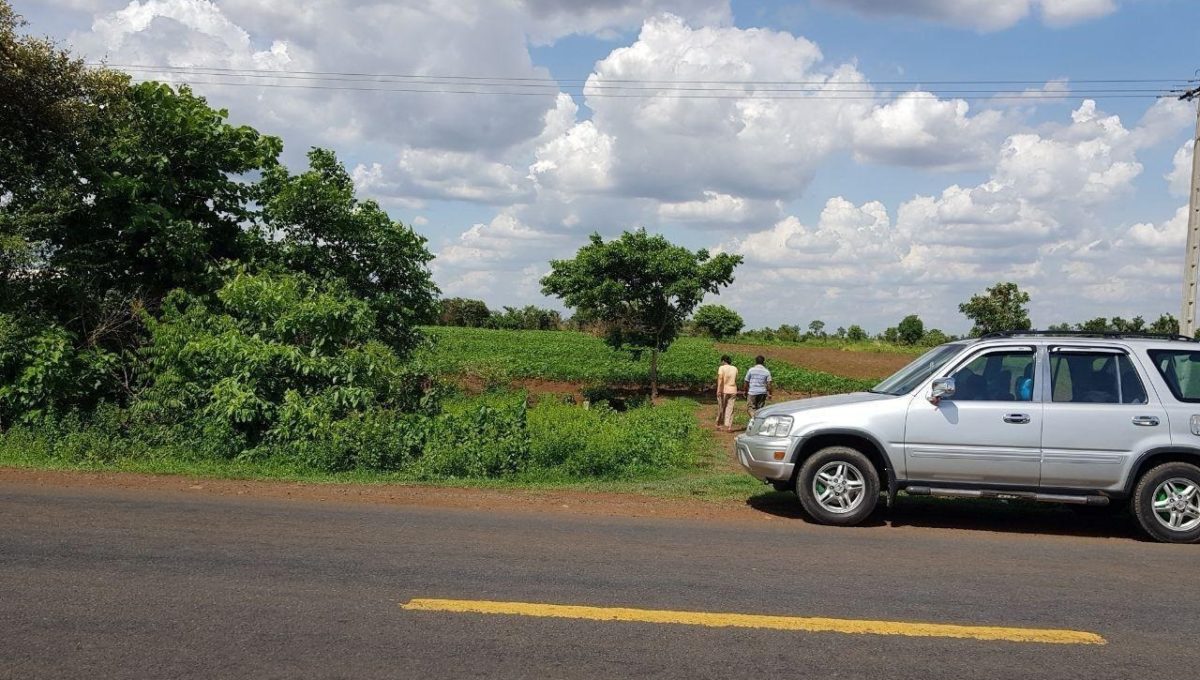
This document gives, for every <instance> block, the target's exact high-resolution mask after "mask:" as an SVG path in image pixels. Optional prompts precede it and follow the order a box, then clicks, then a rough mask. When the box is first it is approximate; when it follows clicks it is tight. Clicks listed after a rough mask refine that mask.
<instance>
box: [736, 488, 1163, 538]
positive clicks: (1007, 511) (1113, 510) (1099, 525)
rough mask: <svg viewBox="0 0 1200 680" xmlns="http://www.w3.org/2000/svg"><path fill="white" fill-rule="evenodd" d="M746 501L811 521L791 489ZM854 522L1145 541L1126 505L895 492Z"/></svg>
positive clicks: (761, 509)
mask: <svg viewBox="0 0 1200 680" xmlns="http://www.w3.org/2000/svg"><path fill="white" fill-rule="evenodd" d="M746 505H748V506H750V507H751V508H754V509H755V510H757V511H759V512H764V513H767V514H770V515H774V516H776V517H784V518H787V519H797V520H801V521H804V522H807V523H810V524H815V522H813V521H812V519H811V518H810V517H809V516H808V515H807V514H806V513H805V512H804V510H803V508H801V507H800V502H799V501H798V500H796V495H795V494H793V493H791V492H767V493H761V494H757V495H755V496H751V497H750V498H748V499H746ZM859 526H862V527H883V526H892V527H923V528H929V529H958V530H963V531H986V532H993V533H1010V534H1046V535H1057V536H1086V537H1093V538H1120V539H1129V540H1138V541H1145V540H1148V539H1147V538H1146V537H1145V536H1144V534H1142V532H1141V531H1140V529H1139V528H1138V526H1137V523H1136V521H1135V520H1134V518H1133V515H1132V514H1131V513H1129V512H1128V510H1127V506H1126V505H1125V504H1124V503H1120V504H1119V505H1117V506H1115V507H1106V508H1089V507H1078V506H1067V505H1057V504H1047V503H1035V502H1032V501H1020V500H1010V501H1001V500H978V499H957V498H930V497H919V496H904V495H901V496H898V497H897V498H896V501H895V503H894V504H893V505H892V507H891V508H888V507H886V504H885V503H883V502H882V499H881V501H880V504H879V507H878V508H877V509H876V510H875V512H874V513H872V514H871V516H870V517H869V518H867V520H866V521H865V522H863V523H862V524H860V525H859Z"/></svg>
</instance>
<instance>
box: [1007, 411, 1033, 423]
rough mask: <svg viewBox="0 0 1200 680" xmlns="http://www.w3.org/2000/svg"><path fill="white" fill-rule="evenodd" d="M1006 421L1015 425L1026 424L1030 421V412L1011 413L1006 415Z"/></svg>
mask: <svg viewBox="0 0 1200 680" xmlns="http://www.w3.org/2000/svg"><path fill="white" fill-rule="evenodd" d="M1004 422H1006V423H1012V424H1014V425H1024V424H1025V423H1028V422H1029V414H1027V413H1009V414H1008V415H1006V416H1004Z"/></svg>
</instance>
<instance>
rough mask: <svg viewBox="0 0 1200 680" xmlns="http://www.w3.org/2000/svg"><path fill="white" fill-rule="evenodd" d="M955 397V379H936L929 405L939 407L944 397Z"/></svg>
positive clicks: (930, 391) (931, 390) (930, 392)
mask: <svg viewBox="0 0 1200 680" xmlns="http://www.w3.org/2000/svg"><path fill="white" fill-rule="evenodd" d="M953 396H954V378H934V379H933V385H932V386H931V388H930V390H929V403H931V404H933V405H935V406H936V405H937V403H938V402H939V401H941V400H942V398H943V397H953Z"/></svg>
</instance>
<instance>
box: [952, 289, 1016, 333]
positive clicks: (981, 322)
mask: <svg viewBox="0 0 1200 680" xmlns="http://www.w3.org/2000/svg"><path fill="white" fill-rule="evenodd" d="M1028 304H1029V293H1026V292H1024V291H1022V290H1021V289H1020V288H1018V287H1017V284H1015V283H997V284H996V285H994V286H992V287H991V288H988V289H987V290H985V291H984V292H983V293H982V294H979V295H975V296H972V297H971V299H970V300H967V301H966V302H964V303H962V304H960V305H959V306H958V311H960V312H962V313H963V315H965V316H966V317H967V318H968V319H970V320H971V321H972V322H974V324H975V325H974V326H973V327H972V328H971V335H985V334H987V333H995V332H998V331H1024V330H1029V328H1030V323H1029V310H1028V309H1027V308H1026V305H1028Z"/></svg>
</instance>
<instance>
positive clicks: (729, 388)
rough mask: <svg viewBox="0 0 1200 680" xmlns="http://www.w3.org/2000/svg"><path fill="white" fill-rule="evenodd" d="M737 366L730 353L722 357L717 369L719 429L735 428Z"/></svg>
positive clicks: (719, 430) (727, 430)
mask: <svg viewBox="0 0 1200 680" xmlns="http://www.w3.org/2000/svg"><path fill="white" fill-rule="evenodd" d="M737 373H738V372H737V366H734V365H733V360H732V359H730V358H729V355H728V354H727V355H725V356H723V357H721V367H720V368H718V369H717V431H718V432H729V431H731V430H732V429H733V402H734V401H736V400H737Z"/></svg>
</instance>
